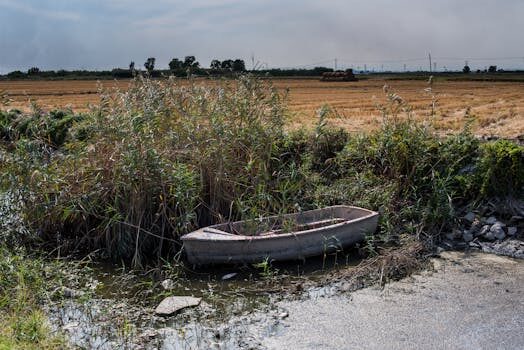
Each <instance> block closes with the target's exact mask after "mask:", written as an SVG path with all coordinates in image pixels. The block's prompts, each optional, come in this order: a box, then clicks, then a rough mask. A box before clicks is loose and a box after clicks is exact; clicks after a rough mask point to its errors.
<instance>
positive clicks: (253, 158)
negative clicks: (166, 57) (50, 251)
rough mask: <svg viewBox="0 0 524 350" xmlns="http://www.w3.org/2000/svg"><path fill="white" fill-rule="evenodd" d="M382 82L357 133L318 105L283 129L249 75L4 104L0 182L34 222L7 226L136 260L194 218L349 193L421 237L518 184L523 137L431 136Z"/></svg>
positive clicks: (143, 83)
mask: <svg viewBox="0 0 524 350" xmlns="http://www.w3.org/2000/svg"><path fill="white" fill-rule="evenodd" d="M386 93H387V96H388V98H389V102H388V103H387V104H386V105H385V106H382V107H381V110H382V113H383V125H382V128H381V129H380V130H378V131H376V132H373V133H370V134H365V135H349V134H348V133H347V132H345V131H343V130H335V129H332V128H329V127H328V125H327V123H326V120H327V118H328V117H329V115H330V113H331V112H330V110H329V109H328V108H324V109H322V110H321V111H319V123H318V125H317V127H316V129H315V130H313V132H311V131H307V130H299V131H294V132H288V131H286V127H285V126H286V119H287V118H288V117H289V115H288V112H287V110H286V104H285V98H283V97H282V96H281V95H279V93H277V91H276V90H275V89H274V88H273V87H272V86H271V84H270V83H269V82H263V81H261V80H258V79H255V78H250V77H246V76H244V77H241V78H239V79H238V80H237V81H234V82H223V83H222V84H220V85H218V86H215V87H206V86H200V85H191V86H189V87H183V86H179V85H177V82H176V80H169V81H164V82H162V81H153V80H150V79H146V78H137V79H136V80H135V81H134V82H133V85H132V87H131V88H130V89H129V90H128V91H126V92H111V93H109V94H107V95H103V96H102V103H101V106H100V107H99V108H97V109H95V110H92V111H91V112H90V113H86V114H85V115H75V114H73V113H72V112H71V111H65V112H62V111H55V112H50V113H45V112H43V111H40V110H38V108H36V107H35V108H34V112H33V113H31V114H28V115H25V114H23V113H20V112H16V111H14V112H2V114H0V135H1V137H2V140H3V149H4V152H3V158H4V162H3V163H2V169H1V170H2V172H1V175H2V177H1V179H2V185H3V188H4V189H5V190H10V191H13V192H16V193H17V194H18V195H19V196H20V198H22V199H23V205H22V217H23V220H24V222H25V224H26V225H27V227H28V228H29V229H28V230H27V231H26V232H38V233H39V234H38V237H35V236H34V235H31V234H28V235H27V237H25V236H23V235H20V234H19V235H18V237H17V240H18V241H23V242H26V243H27V244H36V243H38V244H43V245H45V246H49V247H50V248H56V245H57V244H58V245H59V246H60V249H61V252H62V253H63V254H64V253H73V252H81V253H82V252H83V253H87V252H91V251H94V250H97V249H103V250H104V251H106V252H107V253H108V254H109V255H110V256H111V257H113V258H114V259H116V260H121V259H123V260H126V261H129V262H132V263H133V264H134V265H142V266H143V265H144V264H146V263H148V262H152V261H153V260H152V259H154V260H156V261H160V258H161V257H165V256H172V255H174V254H176V253H177V252H178V250H179V248H180V245H179V237H180V236H181V235H182V234H184V233H186V232H189V231H191V230H193V229H196V228H198V227H201V226H205V225H209V224H213V223H217V222H223V221H226V220H237V219H248V220H249V219H255V218H257V217H259V216H261V215H270V214H284V213H289V212H294V211H297V210H305V209H311V208H315V207H319V206H324V205H331V204H355V205H361V206H364V207H368V208H371V209H375V210H379V211H380V212H381V214H382V215H381V225H380V232H381V233H382V236H381V237H382V238H381V239H382V240H385V241H388V242H395V241H396V237H397V236H398V235H400V234H404V233H411V234H414V235H416V236H417V237H419V238H424V240H425V241H426V242H428V243H430V244H431V243H433V242H435V241H438V239H439V234H440V233H441V232H442V231H443V230H445V229H451V228H452V226H453V223H454V220H455V212H456V209H457V207H460V206H462V205H466V204H469V203H481V202H482V201H484V200H487V199H489V198H491V197H493V196H500V197H504V196H508V195H513V196H515V197H517V198H518V196H519V195H520V194H522V190H523V181H522V179H523V176H522V174H523V169H524V165H523V164H524V159H523V156H522V155H523V148H522V147H521V146H518V145H516V144H513V143H511V142H509V141H499V142H495V143H487V144H481V143H480V142H479V141H478V140H477V139H476V138H474V137H473V136H472V135H471V134H470V133H469V132H468V130H467V129H466V130H464V131H463V132H462V133H460V134H457V135H454V136H449V137H447V138H440V137H438V136H437V135H436V134H435V133H434V132H433V131H432V129H431V127H430V126H428V125H429V124H424V125H422V124H417V123H415V122H414V121H413V120H412V118H411V112H410V108H409V105H408V104H407V103H406V102H405V101H403V100H402V98H401V97H400V96H398V95H396V94H395V93H393V92H389V91H386Z"/></svg>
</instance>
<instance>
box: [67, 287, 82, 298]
mask: <svg viewBox="0 0 524 350" xmlns="http://www.w3.org/2000/svg"><path fill="white" fill-rule="evenodd" d="M62 293H63V295H64V297H66V298H80V297H82V296H84V295H85V293H84V292H83V291H81V290H75V289H71V288H67V287H64V289H62Z"/></svg>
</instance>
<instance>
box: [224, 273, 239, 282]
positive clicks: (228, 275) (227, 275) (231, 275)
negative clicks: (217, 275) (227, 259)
mask: <svg viewBox="0 0 524 350" xmlns="http://www.w3.org/2000/svg"><path fill="white" fill-rule="evenodd" d="M236 275H238V273H236V272H233V273H228V274H226V275H224V276H222V281H225V280H229V279H231V278H233V277H235V276H236Z"/></svg>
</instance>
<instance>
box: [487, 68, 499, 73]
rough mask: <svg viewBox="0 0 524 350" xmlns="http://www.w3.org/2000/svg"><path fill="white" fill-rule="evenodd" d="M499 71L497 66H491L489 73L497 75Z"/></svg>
mask: <svg viewBox="0 0 524 350" xmlns="http://www.w3.org/2000/svg"><path fill="white" fill-rule="evenodd" d="M496 71H497V66H489V68H488V72H489V73H495V72H496Z"/></svg>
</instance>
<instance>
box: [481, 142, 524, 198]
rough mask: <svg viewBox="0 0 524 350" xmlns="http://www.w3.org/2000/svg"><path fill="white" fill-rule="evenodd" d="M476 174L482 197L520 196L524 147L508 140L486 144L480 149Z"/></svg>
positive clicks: (523, 168) (523, 186) (522, 181)
mask: <svg viewBox="0 0 524 350" xmlns="http://www.w3.org/2000/svg"><path fill="white" fill-rule="evenodd" d="M477 174H478V178H479V183H480V194H481V195H482V196H495V197H505V196H515V197H518V196H520V195H522V194H523V190H524V147H522V146H519V145H517V144H515V143H513V142H511V141H508V140H498V141H495V142H489V143H486V144H485V145H483V147H482V148H481V157H480V159H479V162H478V171H477Z"/></svg>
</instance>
